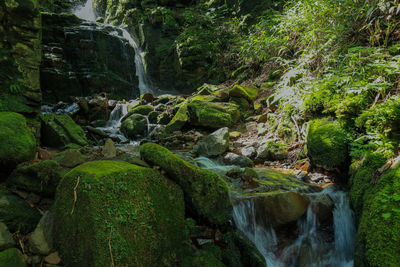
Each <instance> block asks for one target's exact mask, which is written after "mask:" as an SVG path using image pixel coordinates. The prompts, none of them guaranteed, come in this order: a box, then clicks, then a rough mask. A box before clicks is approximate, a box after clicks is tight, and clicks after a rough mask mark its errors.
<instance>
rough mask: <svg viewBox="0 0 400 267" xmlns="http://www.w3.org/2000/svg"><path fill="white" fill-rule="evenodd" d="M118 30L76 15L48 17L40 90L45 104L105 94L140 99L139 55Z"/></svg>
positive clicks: (44, 33) (45, 23)
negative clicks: (136, 62) (136, 64)
mask: <svg viewBox="0 0 400 267" xmlns="http://www.w3.org/2000/svg"><path fill="white" fill-rule="evenodd" d="M121 36H122V32H121V31H120V30H118V29H116V28H114V27H111V26H107V25H104V24H99V23H95V22H88V21H84V20H81V19H78V18H77V17H76V16H74V15H72V14H53V13H51V14H50V13H44V14H43V55H42V56H43V60H42V65H41V87H42V91H43V92H44V97H43V99H44V102H46V103H48V102H50V103H51V102H56V101H60V100H64V101H66V100H68V97H70V96H86V95H91V94H95V93H101V92H105V93H107V95H108V96H109V97H110V98H117V99H122V98H126V99H128V98H131V97H134V96H138V95H139V90H138V78H137V76H136V75H135V73H136V68H135V51H134V49H133V48H132V47H131V46H130V45H129V43H128V41H127V40H126V39H124V38H122V37H121Z"/></svg>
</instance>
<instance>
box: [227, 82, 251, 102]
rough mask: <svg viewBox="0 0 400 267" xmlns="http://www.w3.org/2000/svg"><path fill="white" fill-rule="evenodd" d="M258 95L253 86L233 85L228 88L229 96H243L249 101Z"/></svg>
mask: <svg viewBox="0 0 400 267" xmlns="http://www.w3.org/2000/svg"><path fill="white" fill-rule="evenodd" d="M257 95H258V88H257V87H254V86H240V85H235V86H233V87H232V88H231V89H230V90H229V96H231V97H239V98H244V99H246V100H247V101H249V102H252V101H254V100H255V99H256V98H257Z"/></svg>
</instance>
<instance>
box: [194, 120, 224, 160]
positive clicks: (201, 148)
mask: <svg viewBox="0 0 400 267" xmlns="http://www.w3.org/2000/svg"><path fill="white" fill-rule="evenodd" d="M228 148H229V130H228V127H224V128H221V129H219V130H217V131H215V132H213V133H212V134H210V135H209V136H207V137H206V138H204V139H203V140H201V141H200V142H198V143H197V144H196V145H195V146H194V147H193V150H194V152H196V153H197V154H199V155H202V156H206V157H213V156H218V155H221V154H223V153H224V152H225V151H226V150H228Z"/></svg>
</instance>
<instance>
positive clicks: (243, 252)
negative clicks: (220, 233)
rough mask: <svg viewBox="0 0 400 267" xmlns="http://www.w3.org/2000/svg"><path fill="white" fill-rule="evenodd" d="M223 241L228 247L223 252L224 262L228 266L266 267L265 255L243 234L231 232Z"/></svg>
mask: <svg viewBox="0 0 400 267" xmlns="http://www.w3.org/2000/svg"><path fill="white" fill-rule="evenodd" d="M223 241H224V242H225V243H226V244H227V247H226V248H225V249H224V250H222V261H223V262H224V263H225V264H226V266H238V267H241V266H246V267H247V266H248V267H266V266H267V264H266V263H265V259H264V257H263V255H262V254H261V253H260V252H259V251H258V249H257V248H256V246H255V245H254V244H253V243H252V242H251V241H250V240H249V239H248V238H247V237H246V236H244V235H243V234H242V233H240V232H238V231H236V232H229V233H227V234H225V235H224V237H223Z"/></svg>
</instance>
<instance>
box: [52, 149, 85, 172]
mask: <svg viewBox="0 0 400 267" xmlns="http://www.w3.org/2000/svg"><path fill="white" fill-rule="evenodd" d="M54 160H55V161H57V162H58V164H60V165H61V166H63V167H67V168H74V167H76V166H78V165H79V164H82V163H83V162H85V156H83V155H82V154H81V152H79V150H78V149H68V150H65V151H63V152H60V153H58V154H57V155H56V156H55V158H54Z"/></svg>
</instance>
